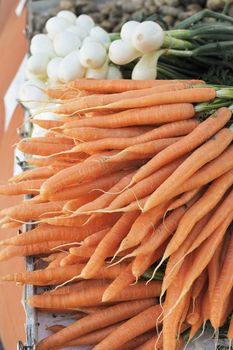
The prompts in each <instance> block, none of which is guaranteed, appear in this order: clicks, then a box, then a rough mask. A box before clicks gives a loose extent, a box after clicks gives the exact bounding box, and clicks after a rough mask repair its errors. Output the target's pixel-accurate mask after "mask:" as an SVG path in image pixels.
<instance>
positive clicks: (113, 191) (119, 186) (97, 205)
mask: <svg viewBox="0 0 233 350" xmlns="http://www.w3.org/2000/svg"><path fill="white" fill-rule="evenodd" d="M133 174H134V172H133V171H132V169H131V170H130V171H129V172H128V174H126V175H125V176H123V177H122V178H121V179H120V180H119V181H118V182H117V183H116V184H115V185H113V186H112V187H111V188H110V189H109V191H108V192H106V193H104V194H103V195H102V196H101V197H100V198H98V199H96V200H95V201H94V202H93V203H89V204H86V205H85V206H83V207H81V208H79V209H78V210H77V213H78V212H85V211H91V210H95V209H102V208H105V207H108V206H109V204H110V203H111V202H112V201H113V200H114V199H115V198H116V197H117V196H118V193H119V192H121V191H122V190H123V189H124V188H125V187H126V186H127V185H128V184H129V183H130V181H131V179H132V177H133ZM134 199H135V198H134Z"/></svg>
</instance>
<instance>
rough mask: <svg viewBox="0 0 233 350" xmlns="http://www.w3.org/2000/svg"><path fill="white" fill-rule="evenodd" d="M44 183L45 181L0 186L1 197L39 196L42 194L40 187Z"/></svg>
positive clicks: (27, 181)
mask: <svg viewBox="0 0 233 350" xmlns="http://www.w3.org/2000/svg"><path fill="white" fill-rule="evenodd" d="M44 181H45V180H44V179H41V180H26V181H21V182H18V183H9V184H8V185H0V195H5V196H17V195H20V194H38V193H39V192H40V186H41V185H42V184H43V182H44Z"/></svg>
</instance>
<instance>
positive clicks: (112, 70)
mask: <svg viewBox="0 0 233 350" xmlns="http://www.w3.org/2000/svg"><path fill="white" fill-rule="evenodd" d="M106 78H107V79H108V80H117V79H123V77H122V73H121V71H120V69H119V68H118V67H116V66H114V65H113V64H111V65H110V66H109V67H108V72H107V77H106Z"/></svg>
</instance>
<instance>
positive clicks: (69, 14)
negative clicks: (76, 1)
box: [57, 10, 77, 24]
mask: <svg viewBox="0 0 233 350" xmlns="http://www.w3.org/2000/svg"><path fill="white" fill-rule="evenodd" d="M57 17H59V18H64V19H65V20H67V21H68V22H70V23H71V24H75V22H76V19H77V17H76V16H75V14H74V13H73V12H71V11H66V10H62V11H59V12H58V13H57Z"/></svg>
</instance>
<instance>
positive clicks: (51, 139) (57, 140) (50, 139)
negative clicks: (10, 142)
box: [20, 132, 74, 146]
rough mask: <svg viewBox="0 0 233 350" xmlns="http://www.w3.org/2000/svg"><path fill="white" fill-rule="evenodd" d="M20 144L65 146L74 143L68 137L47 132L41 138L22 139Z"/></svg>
mask: <svg viewBox="0 0 233 350" xmlns="http://www.w3.org/2000/svg"><path fill="white" fill-rule="evenodd" d="M20 142H25V143H27V142H31V143H39V144H49V145H50V144H52V145H53V144H54V145H57V144H61V143H63V144H67V145H71V146H72V145H74V141H73V140H71V139H70V138H68V137H65V136H64V137H62V136H56V135H55V134H54V133H51V132H48V133H46V134H45V135H44V136H41V137H28V138H24V139H22V140H21V141H20Z"/></svg>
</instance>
